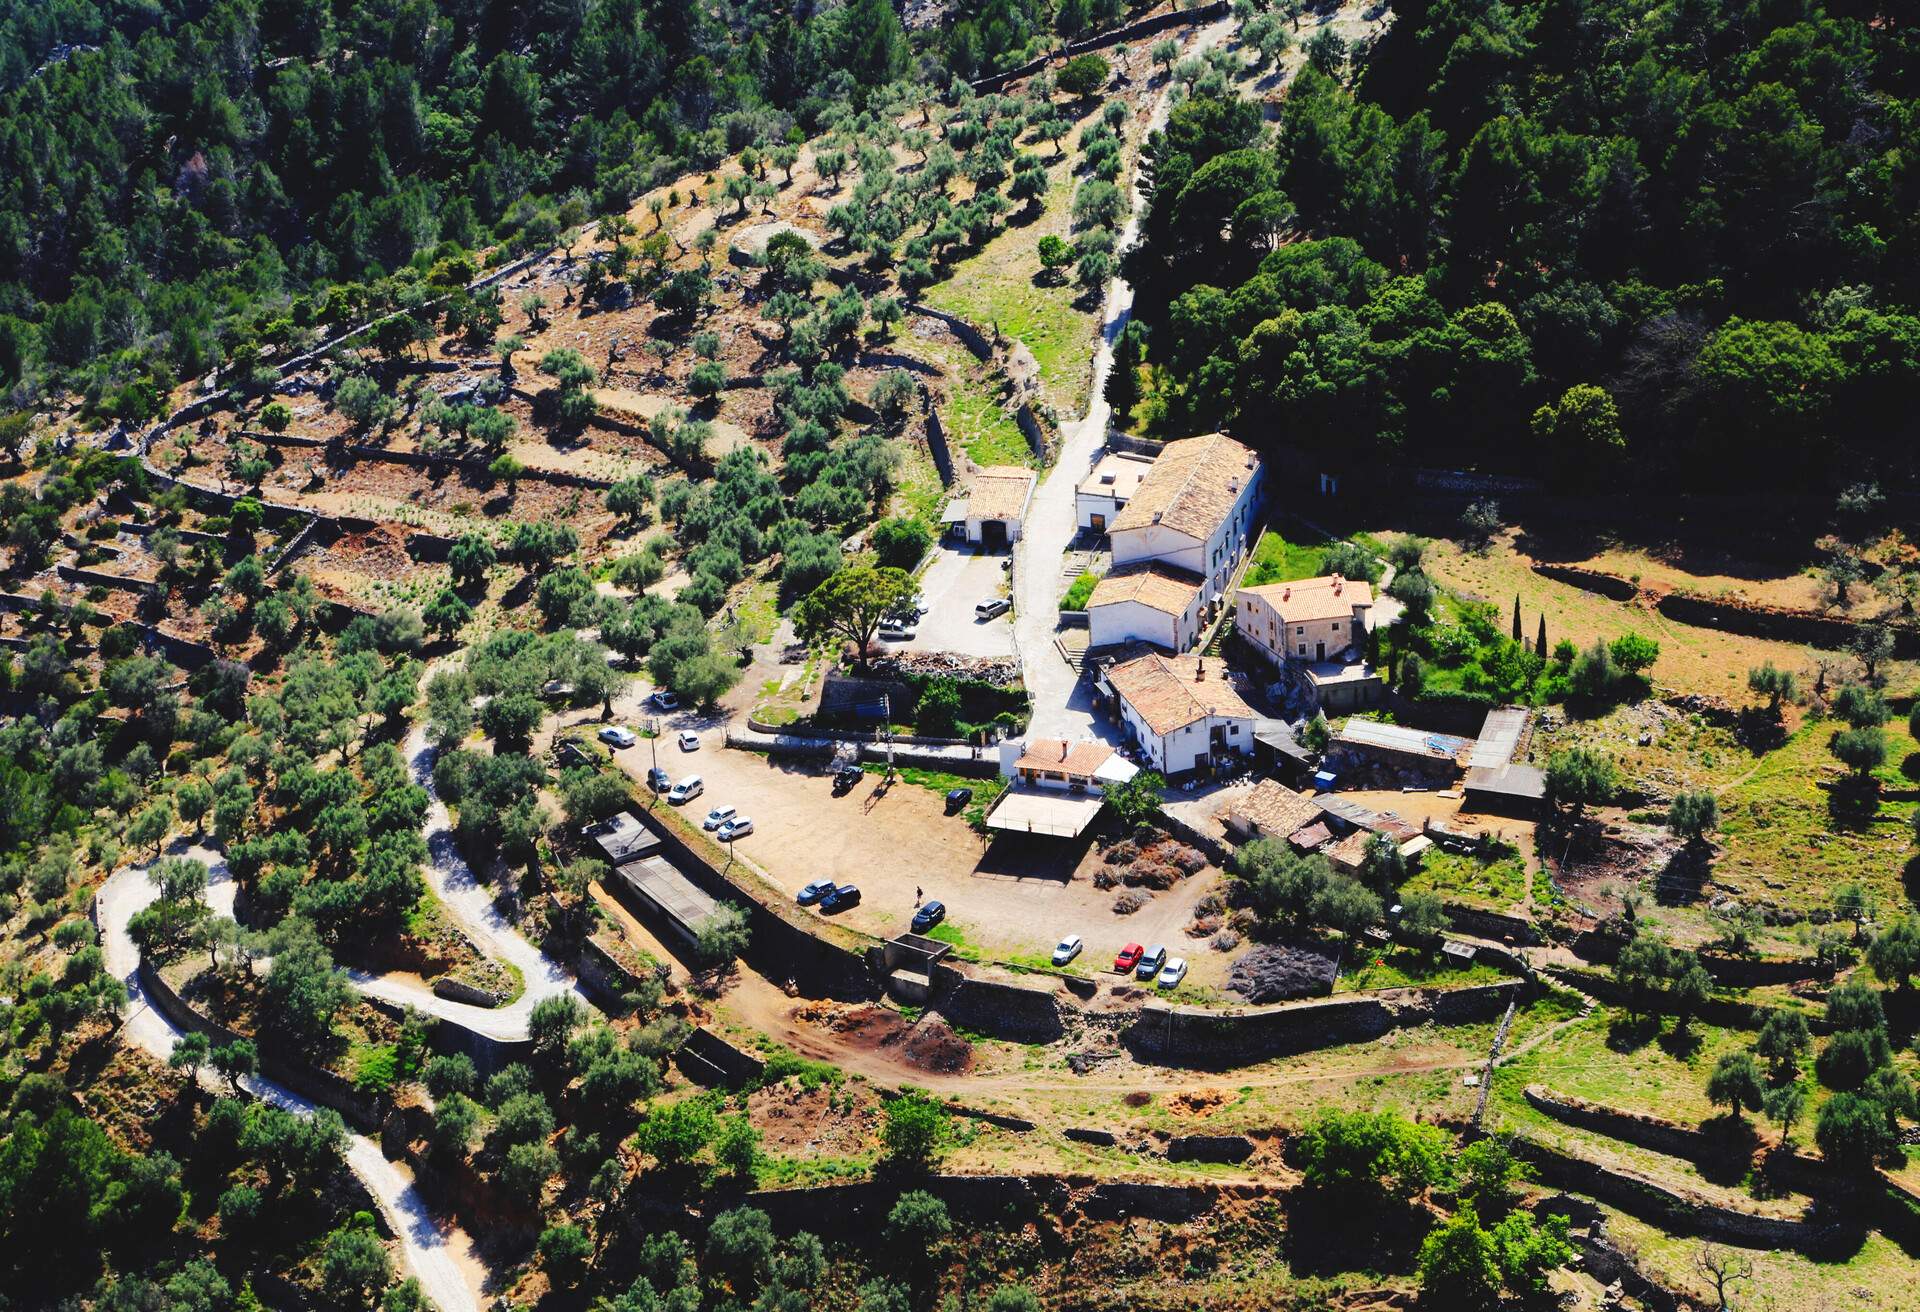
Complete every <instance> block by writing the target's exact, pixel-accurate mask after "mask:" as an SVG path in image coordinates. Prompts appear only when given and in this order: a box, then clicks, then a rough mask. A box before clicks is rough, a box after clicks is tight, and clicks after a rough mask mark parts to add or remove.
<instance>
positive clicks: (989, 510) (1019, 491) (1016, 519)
mask: <svg viewBox="0 0 1920 1312" xmlns="http://www.w3.org/2000/svg"><path fill="white" fill-rule="evenodd" d="M1031 500H1033V471H1032V470H1031V469H1025V468H1022V467H1021V466H1019V465H988V466H986V467H985V468H983V469H981V470H980V471H979V472H978V473H976V474H975V475H974V477H973V486H972V488H971V489H969V490H968V492H967V495H966V497H965V498H964V499H963V500H958V501H955V502H953V503H952V504H951V505H949V506H948V508H947V514H946V516H945V518H946V521H947V522H948V524H950V525H952V526H954V527H957V528H958V529H959V530H960V532H961V534H962V536H964V537H965V538H966V540H967V541H968V542H971V543H973V544H975V545H977V546H982V547H986V548H987V549H988V550H996V549H1000V548H1005V547H1010V546H1012V545H1013V544H1014V543H1015V542H1018V541H1019V540H1020V521H1021V520H1022V519H1024V518H1025V517H1026V514H1027V503H1028V502H1030V501H1031Z"/></svg>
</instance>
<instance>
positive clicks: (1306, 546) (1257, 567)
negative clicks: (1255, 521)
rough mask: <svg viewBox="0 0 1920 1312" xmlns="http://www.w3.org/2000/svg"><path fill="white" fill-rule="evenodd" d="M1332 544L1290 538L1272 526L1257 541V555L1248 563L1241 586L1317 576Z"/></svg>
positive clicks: (1255, 547)
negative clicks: (1291, 539)
mask: <svg viewBox="0 0 1920 1312" xmlns="http://www.w3.org/2000/svg"><path fill="white" fill-rule="evenodd" d="M1330 545H1331V544H1330V543H1328V542H1326V541H1324V540H1315V541H1312V542H1289V541H1288V540H1287V539H1286V537H1285V536H1283V535H1282V534H1281V532H1280V530H1279V529H1277V528H1269V529H1267V530H1266V532H1264V533H1262V534H1261V535H1260V540H1259V541H1258V542H1256V543H1254V544H1253V559H1252V560H1251V562H1249V563H1248V565H1247V573H1246V577H1244V578H1243V579H1242V580H1241V586H1243V587H1249V588H1252V587H1258V586H1260V585H1261V584H1263V583H1290V582H1292V581H1293V580H1294V579H1311V578H1317V577H1318V576H1319V574H1320V567H1321V565H1322V564H1323V563H1324V562H1325V561H1326V559H1327V548H1328V547H1329V546H1330Z"/></svg>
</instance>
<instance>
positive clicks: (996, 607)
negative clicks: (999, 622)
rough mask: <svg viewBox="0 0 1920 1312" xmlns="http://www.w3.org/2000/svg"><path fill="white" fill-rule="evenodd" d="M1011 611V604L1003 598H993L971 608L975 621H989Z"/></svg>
mask: <svg viewBox="0 0 1920 1312" xmlns="http://www.w3.org/2000/svg"><path fill="white" fill-rule="evenodd" d="M1012 609H1013V603H1012V602H1010V601H1008V600H1007V599H1006V598H1005V597H994V598H992V599H991V600H989V601H983V602H981V603H980V604H979V605H978V606H975V607H974V608H973V617H974V618H975V619H976V620H990V619H993V618H995V617H996V616H999V615H1005V614H1006V613H1007V612H1008V611H1010V610H1012Z"/></svg>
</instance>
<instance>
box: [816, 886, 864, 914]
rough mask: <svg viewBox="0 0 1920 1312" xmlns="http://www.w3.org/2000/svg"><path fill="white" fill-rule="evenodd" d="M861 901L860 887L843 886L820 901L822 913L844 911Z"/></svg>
mask: <svg viewBox="0 0 1920 1312" xmlns="http://www.w3.org/2000/svg"><path fill="white" fill-rule="evenodd" d="M859 900H860V886H859V885H857V884H842V885H840V886H839V887H838V888H836V889H834V890H833V892H831V893H829V894H827V895H826V896H825V897H823V898H821V899H820V909H821V910H822V911H844V910H846V908H848V907H850V906H852V905H853V904H854V903H856V902H858V901H859Z"/></svg>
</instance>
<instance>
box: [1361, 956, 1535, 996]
mask: <svg viewBox="0 0 1920 1312" xmlns="http://www.w3.org/2000/svg"><path fill="white" fill-rule="evenodd" d="M1506 978H1507V975H1506V973H1505V972H1504V971H1501V970H1499V969H1498V968H1496V967H1494V966H1490V965H1488V964H1487V963H1485V962H1482V961H1476V962H1474V963H1473V964H1472V965H1470V966H1468V967H1466V968H1465V969H1464V970H1463V969H1461V968H1460V967H1459V966H1456V965H1454V964H1453V960H1452V958H1450V957H1447V956H1444V955H1442V954H1441V953H1440V952H1439V951H1438V950H1434V951H1426V950H1423V949H1420V948H1411V947H1392V948H1387V949H1385V950H1384V951H1381V952H1379V953H1378V954H1377V955H1376V954H1375V953H1372V952H1367V951H1364V950H1363V951H1361V952H1359V953H1357V954H1354V955H1353V956H1352V957H1350V959H1349V963H1348V965H1347V966H1346V967H1345V968H1344V969H1342V970H1341V972H1340V974H1339V976H1338V978H1336V979H1335V980H1334V982H1333V991H1334V992H1335V993H1356V992H1359V991H1360V990H1362V989H1401V988H1415V987H1421V988H1448V989H1462V988H1466V987H1468V986H1469V985H1473V984H1497V983H1499V982H1500V981H1501V980H1503V979H1506Z"/></svg>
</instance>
